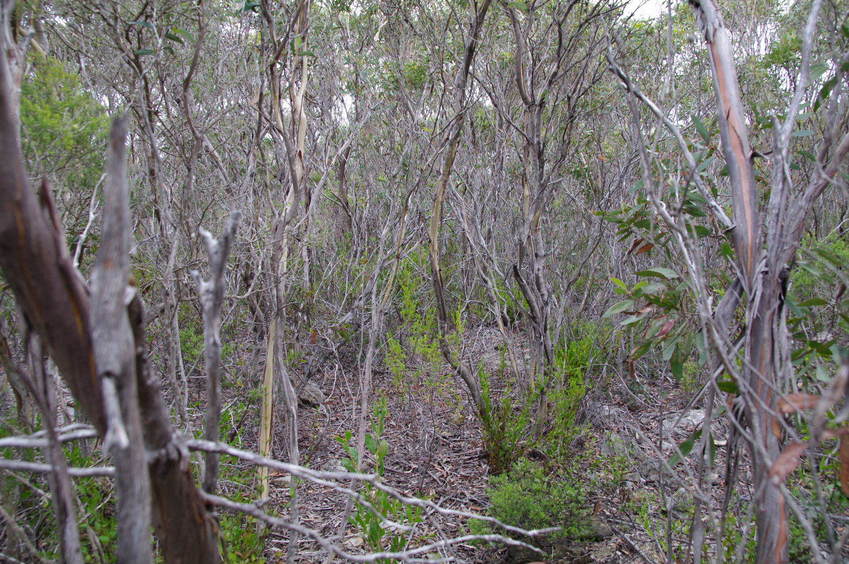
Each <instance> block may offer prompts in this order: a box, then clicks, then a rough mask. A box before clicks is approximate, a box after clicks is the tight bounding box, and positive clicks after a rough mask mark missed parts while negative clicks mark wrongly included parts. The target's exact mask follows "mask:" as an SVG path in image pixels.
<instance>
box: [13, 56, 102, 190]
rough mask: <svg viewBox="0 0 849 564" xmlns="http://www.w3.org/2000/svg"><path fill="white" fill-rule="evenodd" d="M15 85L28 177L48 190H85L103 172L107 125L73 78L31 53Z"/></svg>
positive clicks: (57, 64) (57, 62) (47, 59)
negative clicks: (44, 179)
mask: <svg viewBox="0 0 849 564" xmlns="http://www.w3.org/2000/svg"><path fill="white" fill-rule="evenodd" d="M30 62H31V63H32V72H30V73H28V74H27V75H26V77H25V80H24V81H23V84H22V85H21V126H22V135H21V138H22V146H23V151H24V155H25V156H26V158H27V161H28V166H29V172H30V173H31V174H35V175H42V174H47V175H49V176H50V178H51V181H52V182H53V183H54V188H56V189H61V188H63V187H64V188H66V189H69V190H75V191H76V190H81V189H88V190H91V189H93V188H94V186H95V185H96V184H97V181H98V179H99V178H100V174H101V173H102V171H103V153H104V148H105V139H106V133H107V131H108V130H109V127H108V126H109V119H108V116H107V115H106V111H105V108H104V107H103V106H102V105H101V104H100V102H98V101H97V99H96V98H95V97H94V96H93V95H92V94H90V93H89V92H87V91H86V90H85V89H84V88H83V86H82V83H81V81H80V77H79V75H78V74H76V73H75V72H72V71H70V70H69V69H68V68H67V67H66V66H65V64H63V63H62V62H61V61H60V60H58V59H56V58H54V57H51V56H49V55H43V54H41V53H39V52H38V51H37V50H32V51H31V54H30Z"/></svg>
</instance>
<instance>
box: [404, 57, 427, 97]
mask: <svg viewBox="0 0 849 564" xmlns="http://www.w3.org/2000/svg"><path fill="white" fill-rule="evenodd" d="M403 73H404V80H405V81H406V82H407V84H409V85H410V86H411V87H413V88H415V89H417V90H418V89H420V88H422V87H423V86H424V85H425V82H427V79H428V75H429V73H428V67H427V64H426V63H425V62H422V61H412V62H409V63H406V64H405V65H404V70H403Z"/></svg>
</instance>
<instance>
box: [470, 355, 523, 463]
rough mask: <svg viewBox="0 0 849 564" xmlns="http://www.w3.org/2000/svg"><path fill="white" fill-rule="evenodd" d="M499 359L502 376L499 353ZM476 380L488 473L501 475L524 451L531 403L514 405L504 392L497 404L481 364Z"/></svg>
mask: <svg viewBox="0 0 849 564" xmlns="http://www.w3.org/2000/svg"><path fill="white" fill-rule="evenodd" d="M501 356H502V357H501V371H502V373H503V367H504V354H503V351H502V355H501ZM478 380H479V381H480V384H481V400H482V402H483V406H482V413H481V423H482V425H483V441H484V449H485V450H486V456H487V462H488V463H489V471H490V472H491V473H493V474H501V473H503V472H506V471H507V470H509V469H510V467H511V466H512V465H513V463H514V462H515V461H516V460H517V459H518V458H519V457H520V456H521V455H522V453H523V452H524V451H525V446H526V445H524V444H523V443H524V442H525V440H526V437H527V434H528V424H529V422H530V416H529V407H530V406H531V405H532V401H533V399H532V398H529V399H531V401H524V402H522V403H521V405H517V403H518V402H517V401H516V400H514V399H513V398H512V397H511V394H510V390H507V391H506V392H505V393H504V394H503V395H502V396H501V399H500V400H496V399H494V398H493V393H492V386H491V382H490V376H489V374H488V373H487V371H486V370H485V369H484V367H483V364H481V365H479V366H478Z"/></svg>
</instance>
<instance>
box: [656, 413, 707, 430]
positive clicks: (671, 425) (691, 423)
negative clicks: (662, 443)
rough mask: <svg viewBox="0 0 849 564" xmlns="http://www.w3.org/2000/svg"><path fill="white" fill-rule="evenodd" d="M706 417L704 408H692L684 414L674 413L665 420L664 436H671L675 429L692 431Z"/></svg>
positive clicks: (663, 424) (663, 425)
mask: <svg viewBox="0 0 849 564" xmlns="http://www.w3.org/2000/svg"><path fill="white" fill-rule="evenodd" d="M704 418H705V410H704V409H691V410H690V411H688V412H687V413H685V414H683V415H678V414H676V415H673V416H671V417H668V418H666V419H664V420H663V423H662V428H663V434H664V436H669V435H671V434H672V433H673V432H674V431H688V432H689V431H692V430H693V429H695V428H696V426H698V425H699V424H700V423H701V422H702V421H703V420H704ZM676 421H677V424H676Z"/></svg>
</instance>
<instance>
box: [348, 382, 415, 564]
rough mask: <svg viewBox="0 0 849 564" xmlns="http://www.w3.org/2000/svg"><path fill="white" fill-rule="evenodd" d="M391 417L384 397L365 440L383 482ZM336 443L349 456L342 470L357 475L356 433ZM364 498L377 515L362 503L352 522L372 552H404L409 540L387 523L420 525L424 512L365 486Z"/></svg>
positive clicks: (349, 434) (375, 410) (357, 508)
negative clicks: (385, 435)
mask: <svg viewBox="0 0 849 564" xmlns="http://www.w3.org/2000/svg"><path fill="white" fill-rule="evenodd" d="M388 414H389V411H388V407H387V401H386V398H385V397H383V398H381V399H380V400H379V401H378V402H377V403H376V404H375V406H374V419H373V421H372V425H371V432H370V433H366V436H365V448H366V450H367V451H368V452H370V453H371V455H372V456H373V457H374V473H375V474H376V475H377V476H378V478H382V477H383V475H384V472H385V470H386V457H387V455H388V454H389V443H388V442H387V441H386V440H385V439H383V438H382V435H383V432H384V430H385V427H386V416H387V415H388ZM336 440H337V441H338V442H339V444H341V445H342V448H343V449H344V450H345V452H346V454H347V455H348V458H347V459H345V460H343V461H342V466H344V467H345V469H346V470H348V471H349V472H355V471H357V466H358V464H357V461H358V460H361V456H360V453H359V452H357V448H356V446H355V445H354V444H353V443H354V436H353V433H351V432H350V431H347V432H346V433H345V435H343V436H341V437H337V439H336ZM360 469H362V467H361V468H360ZM360 495H361V496H362V497H363V498H364V499H365V500H366V501H367V502H368V503H369V504H371V506H372V507H373V508H374V511H373V510H372V509H371V508H369V507H367V506H365V505H364V504H362V503H357V505H356V509H355V510H354V513H353V514H352V515H351V518H350V521H351V524H352V525H354V526H355V527H357V529H358V530H359V531H360V533H361V534H362V536H363V538H364V539H365V541H366V543H367V544H368V546H369V548H370V549H371V550H373V551H376V552H380V551H386V550H389V551H392V552H396V551H401V550H403V549H404V547H405V546H406V545H407V542H408V539H407V536H406V535H404V534H402V533H400V532H396V531H394V530H393V529H392V528H391V526H390V525H389V524H388V523H387V521H395V522H397V523H402V524H414V523H420V522H421V521H422V511H421V508H420V507H417V506H410V505H405V504H403V503H401V502H400V501H399V500H397V499H395V498H393V497H391V496H390V495H389V494H387V493H386V492H384V491H382V490H379V489H377V488H375V487H374V486H372V485H371V484H364V485H363V488H362V489H361V490H360ZM375 511H376V512H375ZM378 562H381V563H387V564H388V563H389V562H390V560H388V559H381V560H378Z"/></svg>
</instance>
